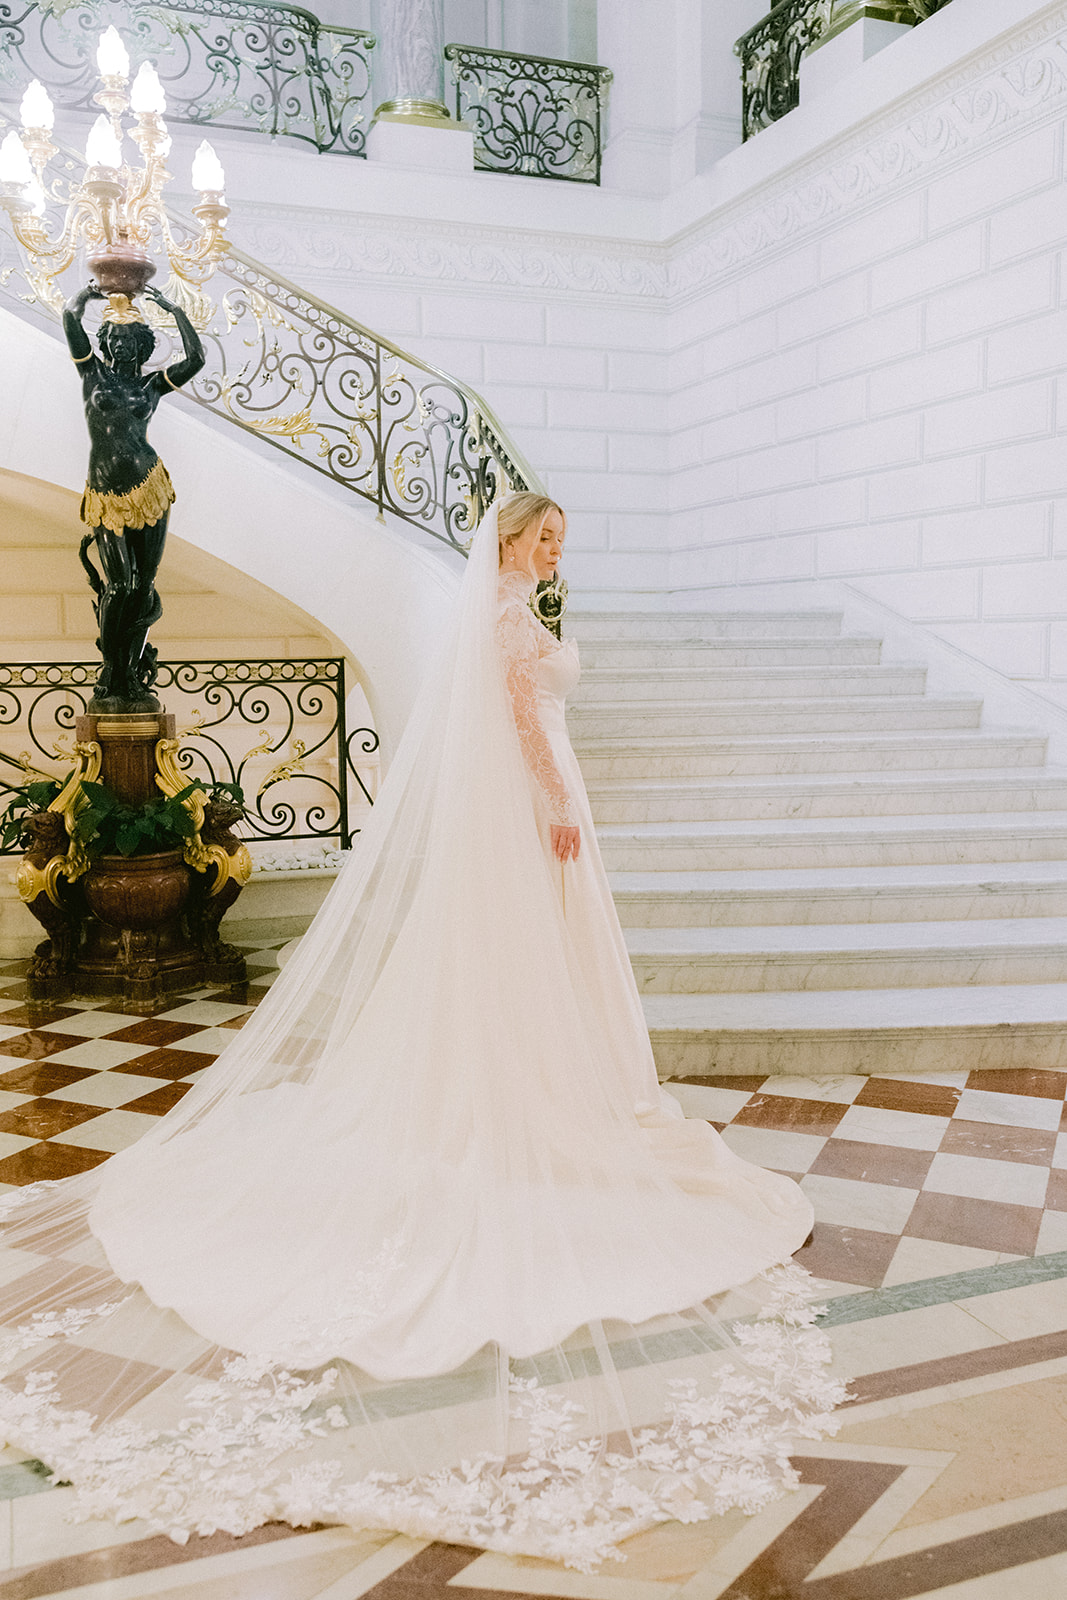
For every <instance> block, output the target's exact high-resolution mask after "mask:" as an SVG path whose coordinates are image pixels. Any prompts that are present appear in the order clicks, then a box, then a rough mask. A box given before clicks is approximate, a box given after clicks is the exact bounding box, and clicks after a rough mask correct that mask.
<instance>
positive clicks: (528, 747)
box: [497, 605, 577, 828]
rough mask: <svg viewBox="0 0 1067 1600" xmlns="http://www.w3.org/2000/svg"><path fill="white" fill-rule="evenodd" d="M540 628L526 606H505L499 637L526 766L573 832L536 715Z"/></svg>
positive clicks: (558, 819) (555, 817) (555, 815)
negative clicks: (535, 629)
mask: <svg viewBox="0 0 1067 1600" xmlns="http://www.w3.org/2000/svg"><path fill="white" fill-rule="evenodd" d="M538 626H539V624H538V623H536V622H534V620H533V618H532V617H531V616H530V615H529V613H528V612H527V610H526V607H525V606H519V605H506V606H505V607H504V609H503V611H502V612H501V613H500V616H499V618H498V620H497V637H498V639H499V640H500V648H501V650H502V652H503V656H504V673H505V676H506V678H507V685H508V692H509V693H510V695H511V705H512V709H513V711H514V713H515V726H516V727H517V728H518V730H519V743H520V744H521V745H522V753H523V756H524V757H525V759H526V765H527V766H528V767H529V769H530V771H531V772H532V773H533V775H534V777H535V778H536V779H537V782H538V784H539V786H540V789H541V792H542V794H543V795H544V797H545V800H546V802H547V804H548V810H549V814H550V816H551V818H552V821H553V822H555V823H558V824H559V825H560V826H561V827H564V828H573V827H574V826H575V825H576V821H577V819H576V817H575V815H574V808H573V807H572V805H571V797H570V795H569V794H568V793H567V787H566V785H565V784H564V782H563V779H562V777H561V776H560V771H559V768H558V767H557V766H556V763H555V760H554V759H553V756H552V747H551V745H550V744H549V742H548V735H547V734H546V733H545V730H544V728H543V726H542V724H541V719H540V717H539V715H538V711H537V638H536V635H535V634H534V632H533V629H534V628H536V627H538Z"/></svg>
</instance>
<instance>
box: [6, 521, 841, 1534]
mask: <svg viewBox="0 0 1067 1600" xmlns="http://www.w3.org/2000/svg"><path fill="white" fill-rule="evenodd" d="M496 545H497V534H496V515H495V511H493V512H491V513H490V514H489V516H488V517H487V518H486V520H485V522H484V523H483V525H482V528H481V530H480V531H479V534H478V535H477V537H476V539H475V541H474V545H473V548H472V552H471V558H470V562H469V564H468V572H467V575H466V578H465V582H464V586H463V591H462V594H461V599H460V603H459V606H458V607H457V619H456V625H455V628H454V631H453V634H452V638H451V640H450V643H449V646H448V648H447V650H446V652H445V654H444V658H443V660H442V662H441V664H440V668H439V669H438V670H437V671H436V672H435V673H434V674H432V675H431V681H430V682H429V684H428V685H427V688H426V690H425V692H424V694H423V696H422V697H421V699H420V702H419V705H418V707H417V709H416V711H415V713H414V714H413V717H412V721H411V726H410V728H409V730H408V733H407V734H406V735H405V739H404V741H403V743H402V746H401V749H400V750H399V751H398V753H397V757H396V759H395V761H394V764H393V768H392V770H391V772H390V775H389V778H388V780H387V782H386V784H385V786H383V791H382V795H381V797H380V799H379V803H378V805H377V806H376V807H375V811H374V813H373V816H372V818H371V821H370V823H369V825H368V828H367V830H366V831H365V833H364V835H363V836H362V837H361V839H360V841H359V843H358V846H357V848H356V849H355V850H354V851H353V855H352V858H351V860H350V861H349V862H348V863H347V864H346V866H345V868H344V870H343V871H342V873H341V874H340V875H339V878H338V881H337V883H336V885H335V887H334V889H333V890H332V891H331V894H330V896H329V897H328V900H327V902H326V904H325V906H324V907H323V910H322V911H321V912H320V914H319V916H318V917H317V918H316V921H315V923H314V925H313V927H312V929H311V930H310V931H309V933H308V934H307V935H306V936H305V938H304V940H303V941H302V942H301V945H300V947H299V948H298V950H297V951H296V953H295V954H294V956H293V959H292V960H291V961H290V963H289V964H288V966H287V967H286V969H285V970H284V972H283V974H282V975H281V976H280V977H279V979H278V980H277V982H276V984H275V986H274V988H273V989H272V990H271V992H270V995H269V996H268V997H267V998H266V999H265V1000H264V1001H263V1002H262V1003H261V1005H260V1007H259V1008H258V1009H257V1011H256V1012H255V1013H254V1015H253V1016H252V1018H251V1019H250V1021H249V1023H248V1024H247V1026H246V1027H245V1028H244V1029H243V1030H241V1032H239V1033H238V1034H237V1035H236V1036H235V1039H234V1043H233V1045H232V1046H230V1047H229V1048H228V1049H227V1050H226V1052H225V1053H224V1054H223V1055H222V1056H221V1057H220V1058H219V1060H218V1061H217V1062H216V1063H215V1064H214V1065H213V1066H212V1067H211V1068H210V1069H209V1070H208V1071H207V1072H206V1073H205V1074H204V1076H203V1078H202V1079H201V1080H200V1082H199V1083H198V1084H197V1085H196V1086H195V1088H194V1089H193V1090H192V1091H191V1092H190V1093H189V1094H188V1095H187V1097H186V1098H185V1100H184V1101H182V1103H181V1104H180V1105H179V1106H177V1107H176V1108H175V1110H174V1111H173V1112H171V1113H170V1114H169V1115H168V1116H167V1117H166V1118H164V1119H163V1120H162V1121H161V1122H160V1124H159V1125H158V1127H155V1128H153V1129H152V1130H151V1131H150V1132H149V1133H148V1134H147V1135H145V1136H144V1137H143V1138H142V1139H141V1140H140V1141H139V1143H137V1144H136V1145H134V1146H133V1147H131V1148H130V1149H128V1150H126V1151H124V1152H122V1153H121V1154H120V1155H118V1156H115V1157H113V1158H112V1159H111V1160H110V1161H108V1162H107V1163H105V1164H104V1165H103V1166H102V1167H101V1168H98V1169H96V1170H95V1171H93V1172H91V1173H88V1174H84V1175H82V1176H80V1177H78V1178H74V1179H69V1180H65V1181H63V1182H62V1183H59V1184H45V1185H36V1186H34V1188H33V1189H32V1190H30V1191H25V1192H23V1193H22V1194H20V1195H17V1196H9V1197H7V1200H6V1202H5V1205H6V1208H7V1211H8V1216H7V1220H6V1227H5V1229H4V1243H5V1246H6V1247H5V1249H4V1250H3V1251H2V1252H0V1428H2V1429H3V1431H4V1432H5V1433H6V1435H7V1437H8V1438H9V1439H10V1440H12V1441H13V1442H15V1443H17V1444H19V1445H21V1446H22V1447H24V1448H26V1449H28V1450H31V1451H33V1452H34V1454H36V1455H38V1456H39V1457H40V1458H41V1459H42V1460H44V1461H45V1462H46V1463H47V1464H48V1465H49V1466H51V1467H52V1468H53V1469H54V1470H55V1471H56V1473H57V1474H58V1475H59V1476H60V1477H61V1478H62V1479H64V1480H68V1481H71V1482H73V1483H74V1485H75V1486H76V1488H77V1490H78V1492H79V1507H80V1514H82V1515H85V1516H94V1515H109V1516H113V1517H118V1518H123V1517H130V1516H140V1517H143V1518H144V1519H145V1520H146V1521H147V1522H148V1523H149V1524H150V1525H151V1526H152V1527H155V1528H161V1529H164V1530H166V1531H167V1532H169V1533H171V1534H172V1535H173V1536H174V1537H178V1538H185V1537H187V1536H188V1534H189V1533H190V1532H193V1531H195V1532H210V1531H213V1530H214V1529H216V1528H222V1529H225V1530H227V1531H230V1532H235V1533H240V1532H244V1531H247V1530H248V1529H250V1528H252V1527H255V1526H257V1525H258V1524H259V1523H261V1522H264V1521H267V1520H274V1519H281V1520H287V1521H292V1522H297V1523H301V1522H307V1521H310V1520H312V1519H315V1520H321V1521H348V1522H350V1523H352V1524H353V1525H356V1526H367V1525H369V1526H384V1527H390V1528H395V1529H398V1530H400V1531H403V1532H407V1533H409V1534H412V1535H415V1536H421V1537H440V1538H445V1539H449V1540H453V1541H459V1542H465V1543H469V1544H475V1545H481V1546H484V1547H488V1548H494V1549H499V1550H504V1551H512V1552H520V1553H524V1554H533V1555H541V1556H548V1557H551V1558H554V1559H559V1560H563V1561H567V1562H569V1563H571V1564H574V1565H578V1566H589V1565H591V1564H593V1563H595V1562H596V1561H598V1560H600V1559H602V1558H603V1557H604V1556H605V1555H606V1554H611V1553H613V1550H614V1547H615V1546H616V1545H617V1542H618V1541H619V1540H620V1539H623V1538H625V1537H626V1536H627V1535H628V1534H630V1533H632V1532H634V1531H636V1530H638V1529H640V1528H643V1527H647V1526H649V1525H651V1524H652V1523H655V1522H657V1521H662V1520H665V1519H668V1518H671V1517H680V1518H682V1519H684V1520H693V1519H695V1518H699V1517H705V1516H708V1515H711V1514H713V1513H715V1512H718V1511H721V1510H723V1509H725V1508H727V1507H729V1506H732V1505H741V1506H743V1507H745V1508H747V1509H756V1508H758V1507H759V1506H760V1505H762V1504H764V1503H765V1502H766V1501H767V1500H769V1499H771V1498H773V1497H774V1496H775V1495H776V1494H778V1493H780V1492H781V1491H782V1489H783V1488H786V1487H789V1486H790V1485H791V1483H792V1482H793V1481H794V1480H793V1478H792V1474H791V1469H790V1467H789V1465H788V1451H789V1448H790V1443H791V1441H792V1440H793V1439H795V1438H796V1437H798V1436H804V1435H807V1436H816V1435H817V1434H819V1433H820V1432H825V1431H826V1430H827V1429H828V1427H829V1426H831V1424H830V1423H829V1420H828V1417H827V1412H828V1411H829V1410H830V1409H831V1408H832V1406H833V1404H834V1403H835V1402H836V1400H837V1399H838V1398H839V1395H840V1391H839V1388H838V1386H837V1385H836V1384H835V1383H834V1382H833V1381H832V1380H831V1379H830V1378H829V1377H828V1376H827V1373H826V1364H827V1359H828V1350H827V1345H826V1341H825V1339H824V1337H823V1336H822V1335H821V1334H820V1333H819V1332H818V1331H817V1330H816V1329H815V1328H814V1327H813V1326H812V1321H813V1316H812V1313H811V1311H810V1309H809V1308H808V1307H807V1305H806V1300H807V1281H806V1274H804V1273H803V1272H801V1271H800V1269H798V1268H796V1267H795V1266H784V1267H783V1266H781V1265H780V1263H783V1262H787V1261H788V1258H789V1256H790V1254H791V1253H792V1252H793V1251H794V1250H795V1249H796V1248H798V1246H799V1245H800V1244H801V1243H802V1242H803V1240H804V1238H805V1236H806V1235H807V1233H808V1230H809V1228H810V1226H811V1208H810V1206H809V1204H808V1202H807V1200H806V1198H805V1197H804V1195H803V1194H802V1193H801V1191H800V1190H799V1189H798V1188H797V1186H796V1185H795V1184H794V1183H792V1182H791V1181H790V1180H788V1179H786V1178H783V1177H781V1176H779V1175H777V1174H774V1173H768V1172H763V1171H761V1170H760V1169H758V1168H755V1167H752V1166H750V1165H749V1164H747V1163H745V1162H743V1161H741V1160H740V1159H739V1158H738V1157H736V1156H735V1155H733V1154H732V1152H731V1151H730V1150H729V1149H728V1148H727V1146H726V1145H725V1143H724V1142H723V1140H722V1139H721V1138H720V1137H719V1135H718V1134H717V1133H716V1132H715V1130H714V1129H712V1128H711V1127H710V1125H708V1124H707V1123H704V1122H699V1121H686V1120H685V1119H684V1117H683V1116H682V1114H681V1112H680V1110H679V1108H678V1106H677V1103H676V1102H675V1101H673V1100H672V1099H671V1098H670V1096H669V1095H668V1094H665V1093H664V1092H663V1091H661V1090H660V1088H659V1086H658V1084H657V1081H656V1074H655V1069H654V1066H653V1061H652V1054H651V1048H650V1045H649V1040H648V1034H647V1031H646V1029H645V1025H644V1021H643V1018H642V1013H641V1006H640V1001H639V997H638V995H637V991H636V987H635V984H634V981H633V976H632V973H631V971H630V967H629V962H628V960H627V956H626V950H625V946H624V942H623V939H622V934H621V931H620V929H619V925H618V921H617V918H616V916H615V912H614V907H613V905H612V902H611V897H610V893H609V890H608V886H607V882H606V879H605V876H604V872H603V868H602V866H601V863H600V859H599V855H598V852H597V848H596V840H595V835H594V831H593V822H592V817H591V815H590V813H589V808H588V802H587V800H586V797H585V791H584V788H583V786H582V782H581V776H580V773H579V771H578V767H577V762H576V760H575V757H574V754H573V751H572V749H571V746H570V743H569V741H568V738H567V733H566V727H565V724H564V715H563V712H564V699H565V696H566V694H567V693H568V692H569V691H570V690H571V689H572V688H573V687H574V684H575V683H576V681H577V678H578V670H579V669H578V659H577V650H576V647H575V646H574V644H573V643H567V644H564V645H562V646H560V645H558V644H557V643H556V641H555V640H554V639H552V637H551V636H550V635H549V634H548V633H547V631H546V630H545V629H543V628H542V626H541V625H540V624H539V623H538V622H537V621H536V619H535V618H534V616H533V614H532V612H531V611H530V610H529V607H528V605H527V599H528V595H529V591H530V589H531V587H532V583H531V582H530V581H528V580H527V579H526V578H525V577H522V576H518V577H517V576H513V575H511V576H508V577H506V578H503V579H500V580H499V581H498V575H497V571H496ZM553 821H564V822H577V823H578V825H579V826H580V828H581V834H582V849H581V852H580V855H579V858H578V860H577V861H576V862H571V863H568V864H567V865H566V866H561V865H560V863H559V862H558V861H556V860H555V859H554V858H553V856H552V854H551V851H550V849H549V831H550V827H551V823H552V822H553ZM752 1280H756V1281H755V1282H752ZM746 1285H747V1286H748V1288H744V1287H743V1286H746Z"/></svg>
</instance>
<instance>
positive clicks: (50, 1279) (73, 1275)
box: [0, 1228, 115, 1326]
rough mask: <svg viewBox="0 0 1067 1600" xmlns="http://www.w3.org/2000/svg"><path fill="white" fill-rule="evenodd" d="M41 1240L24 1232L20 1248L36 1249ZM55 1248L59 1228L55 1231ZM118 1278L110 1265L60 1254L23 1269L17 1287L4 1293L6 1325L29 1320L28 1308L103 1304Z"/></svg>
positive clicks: (64, 1307) (48, 1310)
mask: <svg viewBox="0 0 1067 1600" xmlns="http://www.w3.org/2000/svg"><path fill="white" fill-rule="evenodd" d="M37 1242H38V1239H37V1236H36V1235H33V1236H31V1238H30V1239H29V1240H26V1239H24V1238H22V1237H21V1236H20V1240H19V1243H20V1248H21V1249H23V1250H26V1251H29V1252H31V1253H32V1251H33V1247H34V1244H35V1243H37ZM52 1243H53V1248H54V1245H55V1232H54V1228H53V1233H52ZM114 1287H115V1279H114V1276H113V1275H112V1273H111V1272H110V1271H109V1270H108V1269H107V1268H101V1267H84V1266H79V1265H78V1264H77V1263H76V1262H73V1261H68V1260H65V1259H63V1258H62V1257H60V1256H55V1257H52V1258H51V1259H48V1260H44V1261H42V1262H41V1263H40V1264H39V1265H38V1266H36V1267H33V1268H32V1269H31V1270H30V1271H28V1272H25V1273H23V1274H22V1275H21V1276H20V1277H19V1279H18V1286H17V1290H16V1291H13V1292H12V1293H10V1294H5V1295H4V1313H3V1317H2V1319H0V1320H2V1321H3V1322H4V1324H5V1325H7V1326H10V1325H11V1324H16V1325H17V1324H19V1323H22V1322H25V1320H26V1317H27V1312H28V1311H29V1312H31V1313H32V1312H37V1311H41V1312H52V1311H63V1310H66V1309H67V1308H68V1307H69V1306H70V1305H71V1304H81V1305H92V1304H93V1303H97V1304H103V1302H104V1300H105V1299H106V1298H107V1297H108V1294H109V1293H110V1292H112V1291H113V1290H114Z"/></svg>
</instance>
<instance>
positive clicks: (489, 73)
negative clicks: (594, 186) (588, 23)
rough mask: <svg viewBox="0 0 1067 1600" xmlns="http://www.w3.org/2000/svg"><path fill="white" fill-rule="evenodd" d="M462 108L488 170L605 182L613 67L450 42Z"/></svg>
mask: <svg viewBox="0 0 1067 1600" xmlns="http://www.w3.org/2000/svg"><path fill="white" fill-rule="evenodd" d="M445 60H446V61H447V62H449V63H450V65H451V68H452V79H453V82H454V84H455V87H456V116H457V117H459V118H460V119H461V120H462V121H464V122H466V123H468V124H470V125H471V126H472V127H473V129H474V161H475V165H476V166H478V167H481V168H483V169H484V170H485V171H487V172H512V173H520V174H522V175H524V176H526V177H533V178H565V179H567V180H568V181H569V182H571V183H599V182H600V162H601V150H602V142H603V141H602V123H603V111H604V102H605V99H606V97H607V90H608V85H609V84H610V82H611V72H610V70H609V69H608V68H607V67H595V66H590V65H587V64H586V63H584V62H581V61H555V60H552V59H551V58H550V57H548V56H524V55H515V54H514V53H513V52H511V51H506V50H488V49H482V48H481V47H480V46H477V45H466V44H449V45H446V46H445Z"/></svg>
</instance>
